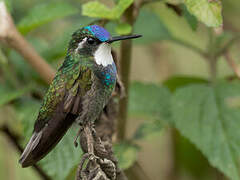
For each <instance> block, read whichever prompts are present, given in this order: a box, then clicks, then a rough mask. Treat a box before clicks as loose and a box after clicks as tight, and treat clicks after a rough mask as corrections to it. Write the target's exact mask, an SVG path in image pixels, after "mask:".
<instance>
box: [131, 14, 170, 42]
mask: <svg viewBox="0 0 240 180" xmlns="http://www.w3.org/2000/svg"><path fill="white" fill-rule="evenodd" d="M134 33H136V34H142V35H143V37H141V38H138V39H136V40H134V42H136V43H144V44H145V43H152V42H157V41H160V40H167V39H171V38H172V35H171V33H170V32H169V30H168V29H167V27H166V26H165V24H164V23H163V22H162V21H161V19H160V18H159V17H158V16H157V15H156V14H154V13H152V12H150V11H148V10H141V11H140V13H139V16H138V18H137V21H136V23H135V25H134Z"/></svg>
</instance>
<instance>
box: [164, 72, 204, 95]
mask: <svg viewBox="0 0 240 180" xmlns="http://www.w3.org/2000/svg"><path fill="white" fill-rule="evenodd" d="M207 83H208V81H207V80H206V79H203V78H200V77H190V76H173V77H171V78H169V79H167V80H166V81H164V82H163V85H165V86H167V87H168V89H169V90H170V91H171V92H174V91H175V90H176V89H177V88H180V87H183V86H186V85H189V84H207Z"/></svg>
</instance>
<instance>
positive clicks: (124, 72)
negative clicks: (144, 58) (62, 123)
mask: <svg viewBox="0 0 240 180" xmlns="http://www.w3.org/2000/svg"><path fill="white" fill-rule="evenodd" d="M138 10H139V5H136V4H132V5H131V6H130V7H129V8H128V9H127V10H126V11H125V13H124V16H123V17H124V20H125V21H126V22H127V23H128V24H130V25H131V26H133V24H134V22H135V20H136V18H137V16H138ZM131 55H132V41H131V40H126V41H122V42H121V46H120V56H121V57H120V76H121V80H122V82H123V85H124V87H125V97H124V98H122V99H121V100H120V103H119V114H118V125H117V130H118V132H117V138H118V140H123V139H125V135H126V124H127V108H128V88H129V75H130V67H131Z"/></svg>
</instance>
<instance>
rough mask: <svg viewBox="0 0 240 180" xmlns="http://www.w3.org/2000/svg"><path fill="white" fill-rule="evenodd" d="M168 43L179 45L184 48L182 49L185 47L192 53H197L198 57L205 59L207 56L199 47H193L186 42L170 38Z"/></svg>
mask: <svg viewBox="0 0 240 180" xmlns="http://www.w3.org/2000/svg"><path fill="white" fill-rule="evenodd" d="M169 41H170V42H173V43H176V44H179V45H181V46H184V47H186V48H188V49H191V50H192V51H194V52H196V53H198V54H199V55H201V56H202V57H203V58H206V56H207V55H206V53H205V52H204V51H203V50H202V49H200V48H199V47H197V46H194V45H193V44H189V43H188V42H186V41H183V40H181V39H178V38H171V39H169Z"/></svg>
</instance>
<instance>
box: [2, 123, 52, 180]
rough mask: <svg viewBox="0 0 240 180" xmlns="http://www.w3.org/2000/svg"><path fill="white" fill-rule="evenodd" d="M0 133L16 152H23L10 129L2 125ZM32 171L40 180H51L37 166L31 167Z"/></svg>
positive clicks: (16, 137) (17, 138)
mask: <svg viewBox="0 0 240 180" xmlns="http://www.w3.org/2000/svg"><path fill="white" fill-rule="evenodd" d="M0 131H1V132H3V133H4V134H5V135H6V136H7V138H8V139H9V141H10V142H11V143H12V144H13V145H14V146H15V148H16V149H17V150H18V152H19V153H22V152H23V148H22V147H21V146H20V144H19V142H18V140H19V137H18V136H17V135H16V134H14V133H13V132H12V131H10V129H9V128H8V127H7V126H5V125H3V126H2V127H0ZM33 168H34V170H35V171H36V172H37V173H38V174H39V176H40V177H42V179H44V180H51V178H50V177H49V176H48V175H47V174H46V173H45V172H44V171H43V170H42V169H41V168H40V167H39V166H38V165H36V164H35V165H33Z"/></svg>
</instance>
